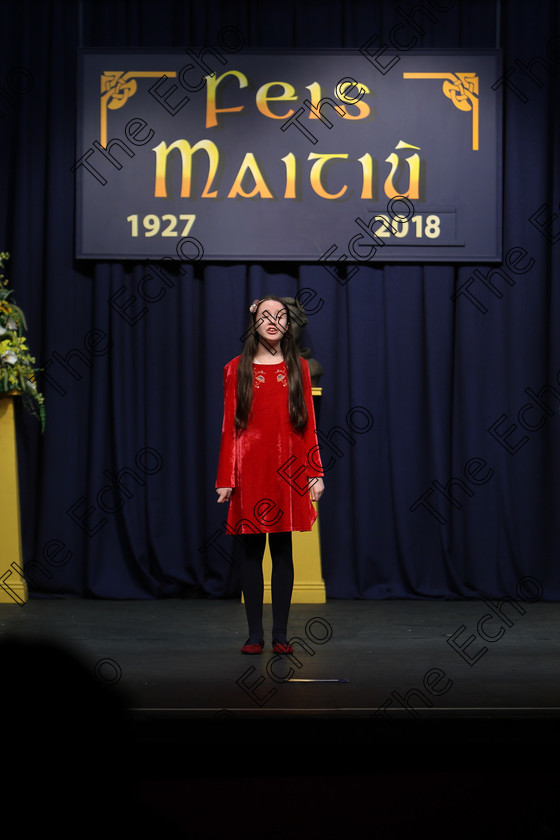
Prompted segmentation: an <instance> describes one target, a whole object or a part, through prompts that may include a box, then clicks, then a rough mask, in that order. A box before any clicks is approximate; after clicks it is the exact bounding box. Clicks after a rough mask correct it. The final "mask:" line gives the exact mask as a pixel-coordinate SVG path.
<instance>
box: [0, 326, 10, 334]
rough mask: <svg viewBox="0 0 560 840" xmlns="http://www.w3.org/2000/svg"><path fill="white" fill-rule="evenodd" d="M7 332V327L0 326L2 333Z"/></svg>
mask: <svg viewBox="0 0 560 840" xmlns="http://www.w3.org/2000/svg"><path fill="white" fill-rule="evenodd" d="M7 332H8V330H7V329H5V327H2V326H0V335H5V334H6V333H7Z"/></svg>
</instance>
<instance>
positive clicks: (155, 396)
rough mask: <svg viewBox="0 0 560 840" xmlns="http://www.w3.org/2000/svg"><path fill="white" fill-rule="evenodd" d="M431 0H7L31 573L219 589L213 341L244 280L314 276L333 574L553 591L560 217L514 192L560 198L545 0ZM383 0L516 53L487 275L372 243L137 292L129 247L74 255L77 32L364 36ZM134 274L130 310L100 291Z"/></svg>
mask: <svg viewBox="0 0 560 840" xmlns="http://www.w3.org/2000/svg"><path fill="white" fill-rule="evenodd" d="M425 6H426V8H428V9H429V10H430V14H431V17H425V18H424V17H422V15H421V14H420V12H419V11H418V8H419V4H418V3H409V2H406V0H403V2H402V3H400V4H396V3H392V2H343V1H342V0H341V2H338V3H329V4H325V3H319V2H317V3H315V2H309V3H298V2H294V0H289V1H288V2H278V3H259V2H239V3H234V4H226V3H223V4H222V3H212V2H208V3H199V2H192V3H191V2H183V1H182V0H157V2H156V0H138V2H135V3H126V2H119V1H118V0H117V2H109V0H106V2H93V0H83V2H81V3H80V2H64V0H45V2H35V3H34V2H30V0H17V2H4V3H3V4H2V7H1V10H0V15H1V25H0V68H1V69H0V88H2V89H5V90H7V91H8V92H9V89H8V88H7V81H6V80H7V77H8V74H9V73H10V72H11V71H12V70H14V68H23V70H24V71H25V73H24V74H23V75H20V76H19V77H18V78H19V82H18V84H19V88H20V90H22V91H23V89H24V88H25V87H29V90H25V92H21V93H20V94H19V95H18V96H15V97H11V98H10V99H9V100H8V99H6V98H5V97H4V98H1V99H0V105H1V110H2V118H1V119H0V143H1V149H2V157H1V161H2V166H1V172H0V179H1V185H2V188H1V191H0V249H2V250H8V251H10V252H11V254H12V259H11V261H10V263H9V264H8V274H9V277H10V279H11V285H12V286H13V288H15V290H16V299H17V300H18V302H19V303H20V305H21V306H22V308H23V309H24V311H25V313H26V315H27V317H28V322H29V332H28V336H29V342H30V344H31V348H32V350H33V352H34V353H35V355H36V357H37V360H38V363H39V364H40V365H41V366H42V367H44V369H45V372H44V376H43V378H42V389H43V391H44V393H45V395H46V405H47V427H46V432H45V435H44V436H43V437H41V435H40V433H39V428H38V424H37V423H36V422H35V421H34V420H33V419H32V418H29V417H28V416H27V415H25V414H24V413H23V412H22V411H19V412H18V426H19V458H20V481H21V500H22V522H23V542H24V559H25V569H26V576H27V579H28V582H29V586H30V590H31V593H32V595H34V596H35V597H50V596H58V597H97V598H116V599H117V598H127V599H148V598H161V597H189V596H206V597H233V596H237V595H238V593H239V584H238V579H237V575H236V571H235V564H234V563H233V562H232V557H231V555H232V550H233V548H234V547H233V546H232V541H231V538H227V537H226V536H224V534H223V530H224V529H223V525H222V523H223V521H224V519H225V509H224V507H223V506H218V505H217V504H216V501H215V491H214V479H215V472H216V464H217V454H218V445H219V434H220V426H221V419H222V371H223V366H224V365H225V363H226V362H227V361H229V359H231V358H232V357H233V356H235V355H237V354H238V353H239V352H240V351H241V346H242V345H241V336H242V334H243V333H244V332H245V329H246V324H247V310H248V305H249V303H250V302H251V301H252V300H253V299H254V298H256V297H261V296H262V295H264V294H265V293H275V294H278V295H282V296H294V295H295V294H296V293H297V292H298V291H300V290H304V289H309V290H312V291H311V292H310V293H309V294H310V295H312V294H314V297H310V301H309V309H310V315H309V325H308V327H307V329H306V332H305V336H304V343H305V344H306V345H307V346H310V347H311V349H312V352H313V356H314V357H315V358H317V359H318V360H319V361H320V362H321V364H322V365H323V367H324V371H325V373H324V376H323V378H322V381H321V385H322V386H323V396H322V398H321V400H320V407H319V418H320V419H319V430H320V433H321V437H322V440H323V447H322V450H323V459H324V461H325V463H326V464H328V465H329V468H328V470H327V473H326V478H325V485H326V491H325V495H324V497H323V499H322V500H321V503H320V526H321V541H322V555H323V568H324V578H325V582H326V588H327V595H328V597H329V598H368V599H385V598H426V599H428V598H429V599H436V598H437V599H445V598H447V599H450V598H487V597H495V598H498V597H504V596H509V597H514V598H518V597H521V596H522V595H523V594H524V595H526V596H530V594H531V593H533V594H535V596H536V597H542V598H543V599H549V600H556V599H558V597H559V595H560V572H559V564H558V559H557V558H558V546H559V545H560V517H559V516H558V511H559V510H560V492H559V489H558V488H559V483H558V480H557V474H558V469H559V464H560V458H559V456H560V452H559V442H560V416H559V411H558V408H559V403H560V373H559V372H560V324H559V320H560V300H559V289H558V287H559V283H558V278H559V276H560V272H559V268H560V266H559V255H560V242H558V239H559V238H560V237H559V234H558V231H560V222H559V221H558V219H556V220H553V221H552V222H551V226H550V228H549V229H545V228H543V226H542V225H541V226H540V229H539V225H538V224H535V220H534V219H533V221H531V217H532V216H533V215H534V214H535V213H536V212H537V211H539V209H540V208H543V207H544V210H543V212H542V214H541V216H539V219H541V220H543V219H546V218H550V217H552V214H553V212H556V213H558V212H559V210H560V208H559V193H558V184H559V183H560V179H559V177H558V176H559V173H558V158H559V156H558V148H559V131H558V125H559V124H558V67H559V65H560V53H559V50H558V44H559V40H558V39H559V34H560V31H559V10H558V9H559V7H558V5H557V3H556V0H547V2H545V0H543V2H541V3H539V4H538V7H539V8H538V14H537V13H536V10H535V13H533V7H528V6H527V4H525V3H523V2H507V3H505V2H502V3H501V4H499V3H492V2H484V0H479V2H471V1H470V0H469V2H467V1H466V0H455V2H453V0H447V2H444V0H438V2H437V3H436V2H435V0H434V2H433V3H426V4H425ZM436 8H437V11H436ZM399 9H404V10H405V11H406V12H408V13H409V14H410V15H412V16H413V17H412V20H414V21H415V35H416V37H417V46H418V47H432V48H443V47H445V48H461V47H462V48H467V47H469V48H494V47H495V46H496V45H498V46H500V47H501V48H502V49H503V51H504V67H505V68H515V71H516V76H515V87H514V86H513V85H512V84H508V86H507V89H506V90H504V91H503V92H504V115H505V116H504V261H503V262H502V265H501V266H500V269H501V271H502V274H494V275H489V272H490V270H491V267H490V266H462V267H458V266H454V265H438V266H433V265H425V266H420V265H383V264H382V263H376V265H375V266H373V265H372V266H367V265H364V264H361V265H360V266H359V271H358V272H357V274H356V275H355V276H353V277H352V278H351V279H349V280H348V282H346V283H344V282H343V281H342V280H340V279H337V278H336V277H334V276H332V275H331V274H330V273H329V272H328V271H327V270H326V269H325V267H324V266H321V265H303V266H299V265H297V264H281V265H278V264H274V265H273V264H267V265H253V264H252V265H245V264H236V265H233V264H231V265H217V264H207V263H197V264H196V265H195V264H191V265H188V266H186V267H185V273H184V274H180V273H179V272H178V270H177V269H175V270H174V271H173V270H172V269H170V270H169V272H168V274H167V275H166V278H165V280H162V281H161V289H162V292H164V294H163V295H162V297H161V299H159V300H157V301H155V300H154V301H153V302H150V303H146V302H143V301H142V300H141V299H140V297H139V296H138V283H139V282H140V280H141V278H142V277H143V276H144V275H145V274H146V272H147V268H146V265H140V264H131V263H128V262H123V263H119V262H99V263H96V262H93V261H92V262H88V261H77V260H76V259H75V258H74V256H73V254H74V177H73V175H72V172H71V167H72V165H73V164H74V162H75V161H76V160H77V158H78V157H79V155H80V154H81V150H79V149H77V147H76V141H75V124H76V66H77V48H78V47H80V46H83V47H112V48H133V47H142V48H148V47H166V46H168V47H173V48H181V47H187V46H189V45H197V46H203V45H205V44H211V43H213V39H214V38H215V36H216V33H217V32H218V31H219V29H220V28H221V27H223V26H226V25H230V26H235V27H237V28H238V29H240V30H241V31H242V32H243V33H244V35H245V37H246V41H247V46H248V47H253V48H262V47H292V46H293V47H347V48H357V47H359V46H360V45H361V44H363V42H364V41H365V40H366V38H368V37H369V36H373V35H375V34H378V35H379V36H380V38H381V39H382V40H383V39H384V40H387V39H388V37H389V33H390V31H391V29H392V27H393V26H395V24H396V23H397V22H398V21H399V20H402V19H403V18H402V14H401V12H399V11H398V10H399ZM399 15H401V17H399ZM434 17H435V18H436V21H435V22H434V20H433V18H434ZM413 29H414V27H412V29H409V30H408V31H409V33H410V32H412V30H413ZM420 30H422V31H423V33H424V34H422V33H421V31H420ZM533 59H539V60H540V63H538V62H533V63H532V64H531V61H532V60H533ZM516 62H522V63H523V67H524V68H525V69H524V70H523V69H520V66H519V64H516ZM551 68H552V70H551ZM460 69H461V68H457V70H460ZM25 74H27V75H25ZM9 78H10V80H11V81H12V83H13V82H14V81H15V80H16V77H15V76H13V75H12V76H10V77H9ZM25 80H27V82H29V85H25V84H24V82H25ZM511 81H512V82H513V81H514V77H513V76H512V77H511ZM502 89H503V88H502ZM520 93H522V95H520ZM460 165H461V161H460V160H458V161H457V166H460ZM537 221H538V220H537ZM521 249H523V250H521ZM506 255H509V258H506ZM475 269H476V270H478V272H480V274H477V275H474V271H475ZM473 276H474V277H475V278H476V279H475V280H474V281H473V280H472V278H473ZM481 278H482V279H481ZM483 280H484V281H485V283H486V285H485V283H484V282H483ZM151 288H156V286H155V281H153V282H152V285H151ZM133 296H135V299H134V301H133V303H132V304H131V308H130V310H129V312H131V313H132V312H134V313H139V312H140V311H141V310H142V308H143V307H144V308H145V309H146V311H145V312H144V313H143V315H142V317H141V318H139V319H138V321H137V322H136V323H131V321H132V319H131V318H129V319H127V318H125V317H124V316H123V313H122V312H119V311H117V309H116V308H115V307H114V306H112V305H111V300H113V301H115V300H116V301H118V302H123V301H125V300H128V299H129V298H132V297H133ZM545 387H546V388H547V389H548V390H544V391H543V390H542V389H543V388H545ZM527 389H530V390H531V392H532V394H533V396H531V395H530V394H529V393H528V392H527ZM539 395H540V396H539ZM531 400H532V407H528V404H529V403H530V402H531ZM498 421H500V423H498ZM522 421H523V422H522ZM523 424H524V426H525V427H523ZM509 427H512V430H511V433H510V434H509V436H506V433H507V431H508V429H509ZM492 428H493V429H494V431H493V432H491V431H489V430H491V429H492ZM452 479H453V480H454V481H453V482H452V483H449V482H451V480H452ZM434 482H436V483H434ZM119 483H120V486H121V494H120V495H118V494H117V493H116V489H115V488H116V487H117V484H119ZM446 488H447V489H446ZM4 571H5V570H4V569H0V573H2V572H4ZM526 578H531V581H530V582H528V581H526V580H525V579H526ZM525 585H526V586H527V588H526V589H523V586H525ZM531 587H532V589H531Z"/></svg>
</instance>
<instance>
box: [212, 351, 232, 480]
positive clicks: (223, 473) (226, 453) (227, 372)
mask: <svg viewBox="0 0 560 840" xmlns="http://www.w3.org/2000/svg"><path fill="white" fill-rule="evenodd" d="M236 407H237V365H233V364H232V363H231V362H230V363H229V364H227V365H226V366H225V368H224V419H223V421H222V437H221V441H220V456H219V459H218V475H217V478H216V487H235V448H236V447H235V440H236V428H235V411H236Z"/></svg>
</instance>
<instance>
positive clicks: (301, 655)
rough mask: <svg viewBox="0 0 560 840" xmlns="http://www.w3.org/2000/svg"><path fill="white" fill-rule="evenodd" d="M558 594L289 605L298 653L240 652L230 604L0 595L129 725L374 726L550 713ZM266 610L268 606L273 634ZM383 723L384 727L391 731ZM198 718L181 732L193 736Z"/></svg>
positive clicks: (238, 611) (236, 606)
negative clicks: (69, 654) (67, 654)
mask: <svg viewBox="0 0 560 840" xmlns="http://www.w3.org/2000/svg"><path fill="white" fill-rule="evenodd" d="M558 610H559V607H558V605H557V604H556V603H544V602H539V603H527V602H525V603H524V602H522V601H520V600H519V601H504V602H497V601H486V602H484V601H445V602H434V601H412V600H411V601H339V600H327V602H326V603H325V604H310V605H302V604H295V605H292V608H291V613H290V624H289V635H290V638H291V640H292V642H293V645H294V654H293V655H292V656H288V657H281V656H278V655H275V654H274V653H273V651H272V647H271V644H270V638H267V639H266V640H265V650H264V652H263V653H262V654H261V655H259V656H244V655H242V654H241V653H240V648H241V646H242V644H243V643H244V642H245V639H246V622H245V611H244V607H243V605H242V604H240V603H239V602H237V601H236V600H207V599H194V598H193V599H172V600H152V601H148V600H145V601H107V600H104V601H96V600H81V599H41V598H38V599H34V598H31V599H30V600H29V601H28V602H27V603H26V604H25V605H24V606H23V607H20V606H17V605H15V604H14V605H8V604H2V605H0V620H1V628H0V629H1V636H0V638H2V639H5V638H6V637H18V638H24V639H30V640H34V639H42V640H45V639H49V640H52V641H53V642H55V643H57V644H60V645H63V646H64V647H65V648H70V650H72V651H74V652H76V653H77V655H78V656H79V657H80V659H81V660H82V662H83V663H84V664H85V665H86V667H87V669H88V670H89V671H90V673H91V676H92V679H96V680H98V681H99V682H100V683H102V684H103V685H104V686H106V687H107V688H108V689H110V690H111V691H114V692H115V693H118V694H119V695H120V696H121V698H122V700H123V702H124V703H125V705H126V708H127V709H128V710H129V711H130V714H131V716H132V718H133V719H134V720H135V721H137V722H147V723H149V722H150V721H158V722H165V721H175V722H177V721H191V720H192V721H194V720H196V721H197V722H198V723H199V724H200V723H202V722H204V727H203V730H204V737H207V736H208V733H211V732H212V730H214V729H219V731H220V737H222V736H223V734H224V732H226V731H227V729H228V727H227V725H226V723H227V722H228V721H230V722H232V723H233V722H235V721H248V720H251V721H255V722H256V721H259V720H260V721H265V720H267V719H271V718H275V719H279V718H289V719H290V720H292V721H294V720H297V719H305V720H306V721H307V722H309V721H311V720H312V719H322V720H324V719H328V720H329V721H341V720H359V721H361V723H360V730H362V731H366V730H367V729H368V727H370V728H371V727H372V726H374V725H377V724H378V723H387V725H388V724H389V722H397V721H401V722H402V721H410V722H417V723H418V727H417V728H420V727H421V726H422V723H423V722H424V723H425V722H428V721H437V720H440V721H443V720H446V721H452V720H455V721H457V720H461V719H472V718H475V719H477V720H478V721H480V720H483V719H492V720H496V719H510V720H511V719H516V720H519V719H522V720H542V719H547V718H551V717H552V718H556V717H558V715H559V713H560V681H559V680H558V665H559V662H560V630H559V625H558ZM270 625H271V607H270V606H269V605H265V606H264V626H265V633H267V632H268V634H269V635H270ZM388 728H389V727H388ZM197 731H200V730H199V729H198V728H197V726H193V727H192V731H191V732H190V737H191V738H195V739H196V738H197V737H198V736H197Z"/></svg>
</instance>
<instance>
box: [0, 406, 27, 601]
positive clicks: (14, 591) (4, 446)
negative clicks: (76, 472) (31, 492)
mask: <svg viewBox="0 0 560 840" xmlns="http://www.w3.org/2000/svg"><path fill="white" fill-rule="evenodd" d="M14 400H15V396H14V394H0V476H1V480H0V535H1V537H0V539H1V540H2V553H1V557H0V604H19V606H23V604H25V602H26V601H27V583H26V581H25V578H24V577H23V575H22V572H23V562H22V551H21V525H20V510H19V483H18V467H17V449H16V427H15V421H14Z"/></svg>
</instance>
